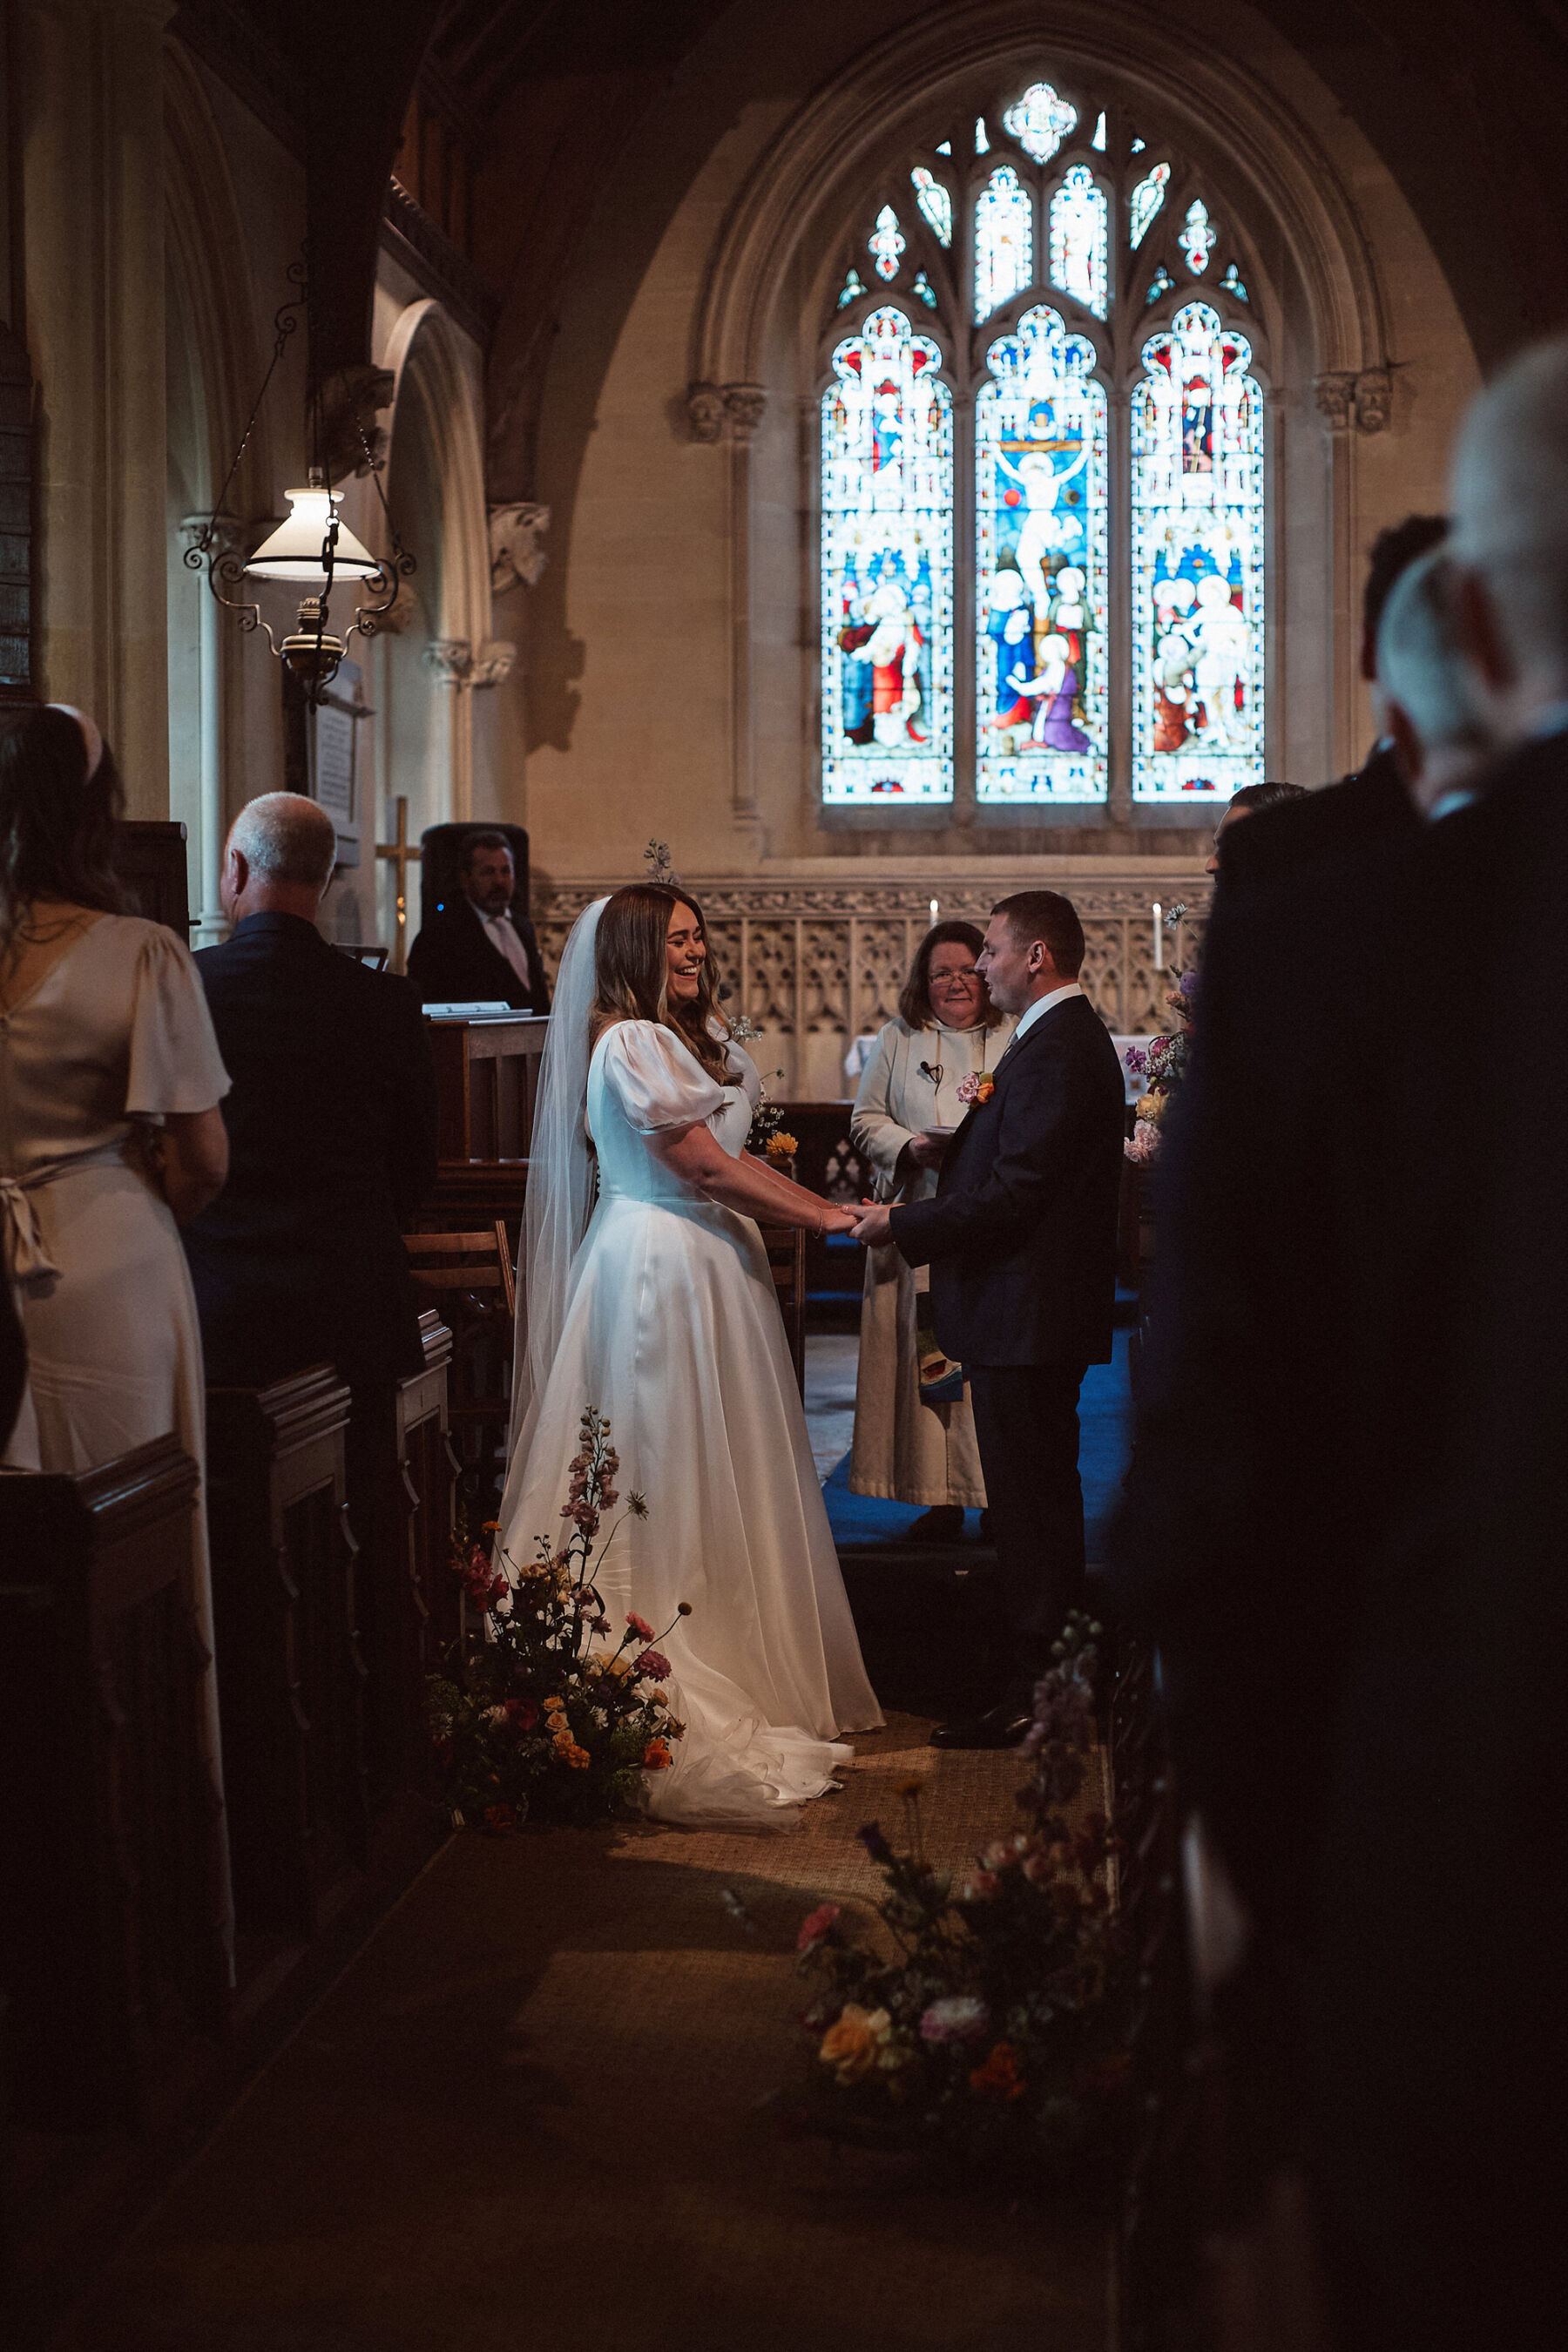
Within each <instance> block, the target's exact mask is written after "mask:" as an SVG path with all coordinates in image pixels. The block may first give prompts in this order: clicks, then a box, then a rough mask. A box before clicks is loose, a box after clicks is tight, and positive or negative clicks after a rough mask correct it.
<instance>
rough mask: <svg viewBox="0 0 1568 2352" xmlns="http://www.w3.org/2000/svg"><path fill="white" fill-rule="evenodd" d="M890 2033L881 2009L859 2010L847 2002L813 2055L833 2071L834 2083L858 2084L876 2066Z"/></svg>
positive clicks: (885, 2013)
mask: <svg viewBox="0 0 1568 2352" xmlns="http://www.w3.org/2000/svg"><path fill="white" fill-rule="evenodd" d="M891 2032H892V2020H891V2018H890V2017H889V2014H888V2012H887V2011H886V2010H885V2009H862V2008H861V2006H860V2004H859V2002H858V2000H847V2001H846V2002H845V2004H844V2007H843V2009H842V2011H840V2013H839V2016H838V2020H837V2023H836V2024H833V2025H830V2026H829V2027H828V2029H827V2031H826V2033H825V2034H824V2035H823V2037H822V2047H821V2049H820V2050H819V2051H818V2052H817V2053H816V2054H817V2057H818V2058H819V2059H820V2060H821V2062H822V2063H823V2065H825V2066H831V2067H832V2068H833V2073H834V2080H835V2081H836V2082H838V2083H842V2084H849V2083H858V2081H859V2079H860V2077H861V2075H862V2074H869V2073H870V2072H871V2069H872V2067H873V2066H875V2064H876V2063H877V2060H878V2057H879V2053H880V2050H881V2046H882V2044H883V2043H884V2042H887V2041H888V2039H889V2035H890V2033H891Z"/></svg>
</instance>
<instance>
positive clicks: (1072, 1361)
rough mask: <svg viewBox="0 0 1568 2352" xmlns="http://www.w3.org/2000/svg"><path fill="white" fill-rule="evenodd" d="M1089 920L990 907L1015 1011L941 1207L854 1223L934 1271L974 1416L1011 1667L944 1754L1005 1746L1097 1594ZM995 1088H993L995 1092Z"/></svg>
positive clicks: (983, 965) (1111, 1242) (1047, 901)
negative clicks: (1085, 1469) (1082, 1461)
mask: <svg viewBox="0 0 1568 2352" xmlns="http://www.w3.org/2000/svg"><path fill="white" fill-rule="evenodd" d="M1082 964H1083V925H1082V924H1081V923H1080V922H1079V919H1078V914H1077V911H1076V909H1075V908H1074V907H1073V905H1072V902H1071V900H1070V899H1068V898H1062V897H1061V896H1060V895H1059V894H1058V892H1056V891H1054V890H1024V891H1020V892H1018V893H1017V894H1016V896H1015V897H1013V898H1004V899H1003V900H1002V901H1001V902H1000V903H999V905H998V906H997V907H996V908H994V912H993V914H992V917H991V923H990V928H989V929H987V931H986V934H985V942H984V947H983V948H982V950H981V952H980V956H979V959H978V968H979V970H980V971H982V972H983V973H984V976H985V982H986V985H987V987H988V988H989V990H990V992H991V999H992V1002H993V1003H994V1004H995V1005H997V1006H998V1007H999V1008H1000V1009H1001V1010H1002V1011H1003V1012H1004V1013H1017V1014H1018V1015H1019V1021H1018V1026H1017V1029H1016V1033H1015V1034H1014V1037H1013V1040H1012V1042H1011V1044H1010V1045H1008V1046H1007V1048H1006V1050H1005V1053H1004V1054H1003V1055H1001V1057H1000V1059H999V1061H998V1063H997V1066H996V1069H995V1072H994V1077H993V1079H992V1083H991V1087H990V1091H989V1093H988V1094H986V1096H985V1098H984V1100H977V1101H976V1102H975V1103H974V1105H973V1107H972V1108H971V1109H970V1111H969V1113H968V1115H967V1117H966V1118H964V1121H963V1125H962V1126H961V1127H960V1128H959V1129H958V1130H957V1133H956V1134H955V1135H954V1136H953V1139H952V1142H951V1143H950V1144H949V1146H948V1148H947V1150H946V1152H945V1154H944V1155H943V1159H942V1173H941V1176H940V1177H939V1179H938V1183H937V1192H936V1197H935V1199H934V1200H931V1201H921V1202H908V1203H905V1204H903V1205H901V1206H896V1207H893V1208H890V1209H886V1208H876V1207H872V1206H870V1205H869V1204H868V1206H867V1208H866V1210H865V1212H864V1213H863V1214H862V1216H861V1219H860V1222H859V1223H858V1225H857V1227H856V1229H855V1237H856V1239H857V1240H858V1241H860V1242H863V1243H865V1244H868V1245H870V1244H878V1243H882V1242H886V1241H889V1240H890V1241H892V1242H893V1243H894V1244H895V1245H896V1246H897V1248H898V1250H899V1251H900V1255H902V1256H903V1257H904V1259H905V1260H906V1261H907V1262H908V1264H910V1265H930V1267H931V1306H932V1311H933V1315H934V1318H935V1324H936V1336H937V1338H938V1339H939V1340H940V1342H941V1344H942V1348H943V1349H944V1350H945V1352H946V1353H947V1355H948V1356H950V1357H951V1358H952V1360H953V1361H954V1362H957V1363H962V1364H963V1368H964V1372H965V1376H966V1378H967V1380H968V1382H969V1390H970V1396H971V1399H972V1401H973V1407H974V1426H975V1433H976V1435H977V1437H978V1439H979V1444H980V1460H981V1466H982V1468H983V1469H984V1474H985V1492H986V1495H987V1497H988V1498H989V1505H990V1511H991V1525H992V1529H993V1531H994V1538H995V1543H996V1560H997V1567H998V1569H999V1570H1000V1572H1001V1577H1002V1583H1003V1590H1004V1592H1005V1596H1006V1606H1007V1610H1008V1613H1009V1616H1010V1618H1011V1621H1012V1624H1013V1628H1014V1631H1015V1633H1016V1659H1017V1672H1016V1679H1015V1680H1014V1682H1013V1684H1012V1685H1011V1686H1010V1687H1009V1688H1008V1689H1007V1690H1006V1691H1005V1692H1004V1693H1003V1695H1002V1696H1001V1698H1000V1699H999V1701H998V1702H997V1704H996V1705H995V1706H993V1707H991V1708H990V1709H989V1710H988V1711H987V1712H986V1713H985V1714H984V1715H983V1716H979V1717H975V1718H974V1719H973V1720H972V1721H967V1722H963V1723H953V1724H944V1725H939V1726H938V1727H937V1729H936V1730H935V1731H934V1732H933V1733H932V1734H931V1738H932V1740H933V1742H934V1744H935V1745H936V1746H938V1747H949V1748H1005V1747H1012V1746H1014V1745H1015V1744H1016V1742H1017V1741H1018V1740H1019V1739H1021V1738H1023V1736H1024V1733H1025V1731H1026V1729H1027V1727H1028V1721H1029V1696H1030V1686H1031V1685H1032V1683H1033V1681H1034V1679H1035V1676H1036V1674H1037V1671H1038V1670H1040V1669H1042V1668H1043V1667H1044V1665H1045V1664H1046V1663H1047V1661H1048V1657H1049V1650H1050V1644H1051V1642H1052V1641H1053V1640H1054V1639H1055V1637H1056V1635H1057V1634H1058V1633H1059V1632H1060V1630H1061V1626H1062V1622H1063V1620H1064V1619H1065V1617H1066V1616H1067V1613H1068V1610H1069V1609H1072V1608H1073V1607H1075V1606H1076V1605H1077V1604H1078V1603H1079V1601H1081V1599H1082V1596H1083V1580H1084V1546H1083V1489H1082V1486H1081V1484H1080V1482H1079V1468H1078V1444H1079V1427H1078V1397H1079V1388H1080V1386H1081V1385H1082V1381H1083V1376H1084V1373H1085V1371H1086V1370H1087V1369H1088V1367H1089V1365H1090V1364H1094V1363H1100V1364H1103V1363H1108V1362H1109V1361H1110V1346H1111V1317H1112V1310H1113V1307H1114V1305H1115V1299H1116V1222H1117V1209H1118V1202H1119V1200H1120V1196H1121V1160H1122V1150H1121V1147H1122V1142H1123V1139H1124V1136H1125V1132H1126V1128H1125V1118H1124V1104H1125V1086H1124V1082H1123V1078H1122V1073H1121V1063H1120V1062H1119V1061H1118V1059H1117V1056H1116V1048H1115V1046H1114V1045H1112V1044H1111V1042H1110V1034H1109V1032H1108V1031H1107V1029H1106V1026H1105V1024H1104V1023H1103V1022H1102V1021H1101V1020H1100V1015H1099V1014H1098V1013H1096V1012H1095V1010H1094V1007H1093V1005H1092V1004H1090V1003H1089V999H1088V997H1087V996H1085V994H1084V992H1083V991H1082V989H1081V988H1080V987H1079V979H1078V975H1079V971H1080V970H1081V968H1082ZM983 1084H984V1082H983Z"/></svg>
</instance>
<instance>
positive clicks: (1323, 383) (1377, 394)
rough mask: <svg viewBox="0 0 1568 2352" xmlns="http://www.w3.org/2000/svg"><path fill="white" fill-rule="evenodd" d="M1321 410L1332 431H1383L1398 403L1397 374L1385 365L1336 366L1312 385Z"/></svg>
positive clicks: (1313, 393) (1314, 396)
mask: <svg viewBox="0 0 1568 2352" xmlns="http://www.w3.org/2000/svg"><path fill="white" fill-rule="evenodd" d="M1312 396H1313V398H1314V399H1315V400H1316V402H1317V404H1318V414H1319V415H1321V417H1322V419H1323V421H1324V423H1325V424H1326V425H1327V426H1328V428H1329V430H1330V432H1331V433H1348V432H1349V431H1350V430H1351V428H1352V425H1353V426H1354V428H1355V430H1356V431H1357V432H1358V433H1381V432H1382V431H1383V429H1384V425H1386V424H1387V423H1388V419H1389V415H1390V413H1391V412H1392V409H1393V406H1394V374H1393V371H1392V370H1391V369H1389V368H1385V367H1376V368H1363V369H1362V370H1361V372H1360V373H1359V374H1358V373H1356V372H1355V371H1354V370H1353V369H1351V368H1336V369H1334V370H1333V371H1332V372H1331V373H1330V374H1328V375H1321V376H1320V377H1319V378H1318V380H1317V382H1316V383H1314V384H1313V386H1312Z"/></svg>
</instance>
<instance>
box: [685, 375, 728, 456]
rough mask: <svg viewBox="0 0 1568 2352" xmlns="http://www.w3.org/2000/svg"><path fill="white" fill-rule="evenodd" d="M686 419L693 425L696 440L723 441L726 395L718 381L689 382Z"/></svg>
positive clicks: (692, 435) (693, 434)
mask: <svg viewBox="0 0 1568 2352" xmlns="http://www.w3.org/2000/svg"><path fill="white" fill-rule="evenodd" d="M686 421H687V423H688V424H689V425H690V427H691V437H692V439H693V440H694V441H703V442H713V441H721V440H722V439H723V437H724V395H723V394H722V393H721V391H720V389H719V387H718V385H717V384H716V383H689V384H688V385H687V387H686Z"/></svg>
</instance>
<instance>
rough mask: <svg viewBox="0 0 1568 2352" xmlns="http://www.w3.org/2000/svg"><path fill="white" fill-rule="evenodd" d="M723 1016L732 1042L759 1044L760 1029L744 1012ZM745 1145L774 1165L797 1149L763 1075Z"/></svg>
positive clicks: (776, 1073) (780, 1072) (779, 1074)
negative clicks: (761, 1091) (761, 1086)
mask: <svg viewBox="0 0 1568 2352" xmlns="http://www.w3.org/2000/svg"><path fill="white" fill-rule="evenodd" d="M725 1019H726V1021H727V1022H728V1024H729V1030H730V1037H731V1043H732V1044H734V1045H760V1044H761V1043H762V1037H763V1033H762V1031H761V1030H760V1029H759V1028H758V1026H757V1024H756V1023H755V1022H754V1021H752V1020H749V1019H748V1018H747V1016H746V1014H745V1013H735V1014H734V1015H733V1016H732V1017H731V1015H729V1014H726V1015H725ZM771 1075H772V1076H773V1077H775V1078H782V1077H783V1076H784V1072H783V1070H774V1071H773V1072H772V1073H771ZM746 1149H747V1150H748V1151H751V1152H754V1153H755V1154H756V1155H757V1157H758V1158H759V1159H762V1160H772V1161H773V1164H774V1166H775V1167H777V1166H780V1165H782V1163H783V1162H784V1161H785V1160H793V1159H794V1158H795V1153H796V1152H797V1151H798V1150H800V1146H799V1144H798V1143H797V1142H796V1141H795V1137H794V1136H793V1135H786V1134H785V1133H784V1108H783V1106H782V1104H779V1103H776V1102H774V1100H773V1097H772V1096H771V1095H770V1094H769V1092H768V1087H767V1080H766V1079H765V1078H764V1079H763V1095H762V1100H761V1101H760V1102H759V1103H758V1105H757V1107H756V1108H755V1110H753V1111H752V1124H751V1126H750V1128H749V1129H747V1133H746Z"/></svg>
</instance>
